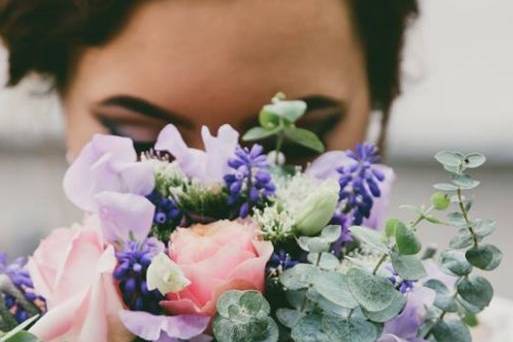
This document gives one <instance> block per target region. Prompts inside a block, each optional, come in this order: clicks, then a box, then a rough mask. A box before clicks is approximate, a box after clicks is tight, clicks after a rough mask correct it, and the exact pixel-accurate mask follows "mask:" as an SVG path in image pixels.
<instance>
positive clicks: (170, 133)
mask: <svg viewBox="0 0 513 342" xmlns="http://www.w3.org/2000/svg"><path fill="white" fill-rule="evenodd" d="M155 149H156V150H157V151H167V152H169V153H171V154H172V155H173V157H175V158H176V159H182V158H183V157H184V155H186V154H187V153H188V150H189V147H187V144H185V141H184V140H183V138H182V135H181V134H180V132H179V131H178V129H177V128H176V127H175V125H173V124H169V125H167V126H166V127H164V129H162V131H160V134H159V136H158V138H157V142H156V143H155Z"/></svg>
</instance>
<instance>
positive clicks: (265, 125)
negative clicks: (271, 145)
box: [242, 93, 324, 155]
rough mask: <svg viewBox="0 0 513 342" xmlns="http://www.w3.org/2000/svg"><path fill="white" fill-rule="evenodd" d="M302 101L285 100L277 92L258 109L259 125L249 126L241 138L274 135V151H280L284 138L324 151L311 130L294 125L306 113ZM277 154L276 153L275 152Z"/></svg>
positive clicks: (249, 139) (283, 96) (253, 138)
mask: <svg viewBox="0 0 513 342" xmlns="http://www.w3.org/2000/svg"><path fill="white" fill-rule="evenodd" d="M306 109H307V108H306V103H305V102H304V101H287V100H285V95H284V94H282V93H278V94H277V95H276V96H275V97H274V98H273V99H272V103H271V104H268V105H265V106H264V107H263V108H262V110H261V111H260V115H259V117H258V121H259V123H260V127H253V128H251V129H250V130H249V131H248V132H246V134H244V136H243V137H242V139H243V140H244V141H256V140H262V139H267V138H269V137H273V136H276V141H277V142H276V152H280V149H281V145H282V143H283V140H284V139H288V140H290V141H291V142H294V143H296V144H299V145H302V146H304V147H307V148H309V149H311V150H314V151H316V152H319V153H322V152H324V144H323V143H322V142H321V140H320V139H319V138H318V137H317V136H316V135H315V134H314V133H313V132H311V131H309V130H306V129H304V128H298V127H296V122H297V120H299V119H300V118H301V117H302V116H303V115H304V114H305V113H306ZM277 155H278V154H277Z"/></svg>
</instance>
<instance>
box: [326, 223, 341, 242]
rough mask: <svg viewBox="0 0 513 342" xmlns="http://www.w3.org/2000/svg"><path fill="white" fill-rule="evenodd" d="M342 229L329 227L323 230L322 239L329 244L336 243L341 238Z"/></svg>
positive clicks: (335, 226)
mask: <svg viewBox="0 0 513 342" xmlns="http://www.w3.org/2000/svg"><path fill="white" fill-rule="evenodd" d="M341 233H342V228H341V227H340V226H337V225H329V226H326V227H324V228H323V229H322V232H321V238H322V239H324V240H326V241H327V242H335V241H337V240H338V238H339V237H340V234H341Z"/></svg>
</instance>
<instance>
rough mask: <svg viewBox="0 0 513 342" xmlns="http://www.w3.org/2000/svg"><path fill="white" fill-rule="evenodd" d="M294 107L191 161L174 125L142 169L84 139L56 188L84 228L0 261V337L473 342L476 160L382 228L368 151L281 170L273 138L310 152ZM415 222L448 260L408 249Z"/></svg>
mask: <svg viewBox="0 0 513 342" xmlns="http://www.w3.org/2000/svg"><path fill="white" fill-rule="evenodd" d="M305 110H306V104H305V103H304V102H302V101H287V100H285V99H284V97H283V96H281V95H278V96H276V97H275V98H274V99H273V101H272V103H271V104H269V105H266V106H264V107H263V109H262V111H261V113H260V116H259V123H260V126H259V127H255V128H253V129H251V130H250V131H248V132H247V133H246V134H245V135H244V136H243V137H242V140H243V141H245V143H244V144H241V143H240V142H239V134H238V133H237V132H236V131H235V130H234V129H232V128H231V127H230V126H228V125H225V126H222V127H221V128H220V129H219V131H218V134H217V136H213V135H212V134H211V133H210V131H209V130H208V129H207V128H206V127H204V128H203V130H202V132H201V133H202V137H203V142H204V145H205V149H204V150H198V149H194V148H190V147H188V146H187V145H186V144H185V142H184V140H183V139H182V137H181V135H180V133H179V132H178V130H177V129H176V128H175V127H174V126H173V125H168V126H167V127H165V128H164V129H163V131H162V132H161V133H160V135H159V137H158V141H157V143H156V145H155V148H154V150H152V151H148V152H146V153H144V154H142V155H140V156H138V155H137V154H136V152H135V150H134V147H133V143H132V141H131V140H130V139H128V138H123V137H117V136H106V135H96V136H94V138H93V139H92V141H91V142H90V143H89V144H87V145H86V146H85V147H84V149H83V150H82V152H81V154H80V155H79V156H78V158H77V159H76V160H75V161H74V163H73V164H72V165H71V167H70V168H69V170H68V171H67V173H66V176H65V179H64V189H65V192H66V194H67V196H68V197H69V199H70V200H71V201H72V202H73V203H74V204H75V205H76V206H78V207H79V208H81V209H82V210H83V211H84V213H85V218H84V220H83V222H82V223H80V224H76V225H73V226H72V227H71V228H61V229H57V230H54V231H53V232H52V233H51V234H50V236H49V237H47V238H46V239H44V240H43V241H42V242H41V244H40V246H39V247H38V248H37V250H36V251H35V252H34V254H33V255H32V256H31V257H29V258H28V262H27V261H25V260H23V259H19V260H17V261H15V262H14V263H12V264H8V263H7V261H6V258H5V257H4V256H2V257H1V258H0V290H1V297H0V330H2V331H4V333H2V334H3V335H2V337H0V340H1V341H11V342H15V341H99V342H101V341H143V340H145V341H161V342H164V341H186V340H187V341H188V340H190V341H212V340H216V341H220V342H225V341H226V342H229V341H262V342H263V341H269V342H271V341H297V342H307V341H308V342H309V341H359V342H360V341H361V342H366V341H369V342H371V341H380V342H392V341H410V342H413V341H415V342H418V341H438V342H445V341H450V342H460V341H461V342H466V341H470V340H471V335H470V332H469V328H468V326H472V325H474V324H476V322H477V320H476V314H477V313H479V312H480V311H482V310H483V309H484V308H485V307H486V306H488V304H489V303H490V301H491V299H492V296H493V289H492V286H491V285H490V283H489V282H488V280H486V279H485V278H484V277H483V276H481V275H476V274H475V272H474V270H476V269H479V270H484V271H490V270H493V269H495V268H496V267H497V266H498V265H499V263H500V262H501V259H502V253H501V252H500V251H499V250H498V249H497V248H496V247H495V246H493V245H490V244H487V243H485V242H484V241H483V240H484V239H485V238H486V237H487V236H488V235H490V234H491V233H492V232H493V231H494V229H495V223H494V221H492V220H488V219H476V218H472V217H471V216H470V211H471V207H472V201H471V200H470V197H468V196H467V195H465V194H466V193H467V192H468V191H469V190H471V189H474V188H475V187H477V186H478V185H479V182H478V181H476V180H474V179H473V178H471V177H470V176H469V175H468V171H470V170H471V169H474V168H477V167H479V166H481V165H482V164H483V163H484V162H485V158H484V156H482V155H481V154H479V153H470V154H462V153H458V152H441V153H439V154H437V155H436V159H437V160H438V161H439V162H440V163H441V164H442V166H443V167H444V169H445V170H447V172H448V173H449V176H450V181H449V182H446V183H440V184H436V185H435V188H436V189H437V192H435V193H434V195H433V196H432V198H431V199H430V204H429V205H428V206H420V207H415V206H405V209H408V210H410V211H411V212H410V214H407V215H406V217H407V219H406V220H404V221H403V220H399V219H395V218H392V219H389V220H388V221H385V220H384V214H385V208H386V206H387V202H388V197H389V194H390V191H391V184H392V182H393V180H394V173H393V171H392V169H390V168H388V167H386V166H384V165H382V164H380V163H379V155H378V150H377V148H376V147H375V146H374V145H371V144H363V145H359V146H357V147H356V149H355V150H354V151H345V152H343V151H331V152H327V153H324V154H322V155H320V156H319V157H318V158H317V159H316V160H314V161H313V162H312V163H310V164H308V165H306V166H300V165H291V164H290V163H288V162H287V159H286V156H285V155H284V154H283V153H282V146H283V143H284V142H285V141H288V142H289V143H291V142H292V143H297V144H300V145H302V146H303V147H307V148H310V149H312V150H314V151H317V152H319V153H322V152H323V149H324V147H323V144H322V142H321V141H320V140H319V139H318V138H317V137H316V136H315V135H314V134H313V133H312V132H310V131H308V130H305V129H301V128H298V127H296V125H295V122H296V121H297V120H298V119H299V118H300V117H301V116H302V115H303V114H304V113H305ZM260 139H266V140H271V141H275V142H276V148H275V149H274V150H273V151H271V152H270V153H266V152H265V151H264V149H263V147H262V146H261V145H259V144H251V143H250V142H253V141H255V140H260ZM424 224H426V225H427V224H434V225H444V226H447V227H448V228H447V230H448V231H450V232H451V234H453V235H454V237H453V238H452V239H451V241H450V248H449V249H447V250H443V251H440V252H439V251H437V250H435V249H433V248H422V245H421V242H420V241H419V240H418V238H417V236H416V232H417V230H418V229H422V228H421V225H424ZM480 274H481V273H480Z"/></svg>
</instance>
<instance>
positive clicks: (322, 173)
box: [305, 151, 353, 179]
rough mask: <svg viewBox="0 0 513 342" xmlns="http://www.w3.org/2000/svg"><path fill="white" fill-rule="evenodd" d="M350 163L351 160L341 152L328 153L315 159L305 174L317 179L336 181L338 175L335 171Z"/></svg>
mask: <svg viewBox="0 0 513 342" xmlns="http://www.w3.org/2000/svg"><path fill="white" fill-rule="evenodd" d="M352 162H353V160H352V159H351V158H349V157H348V156H347V155H346V153H345V152H343V151H329V152H326V153H323V154H321V155H320V156H319V157H318V158H317V159H315V160H314V161H313V162H312V163H311V164H310V165H309V166H308V168H307V169H306V171H305V173H306V174H307V175H309V176H312V177H315V178H319V179H328V178H337V179H338V177H339V176H340V174H339V173H338V172H337V169H338V168H340V167H342V166H345V165H348V164H349V163H352Z"/></svg>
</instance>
